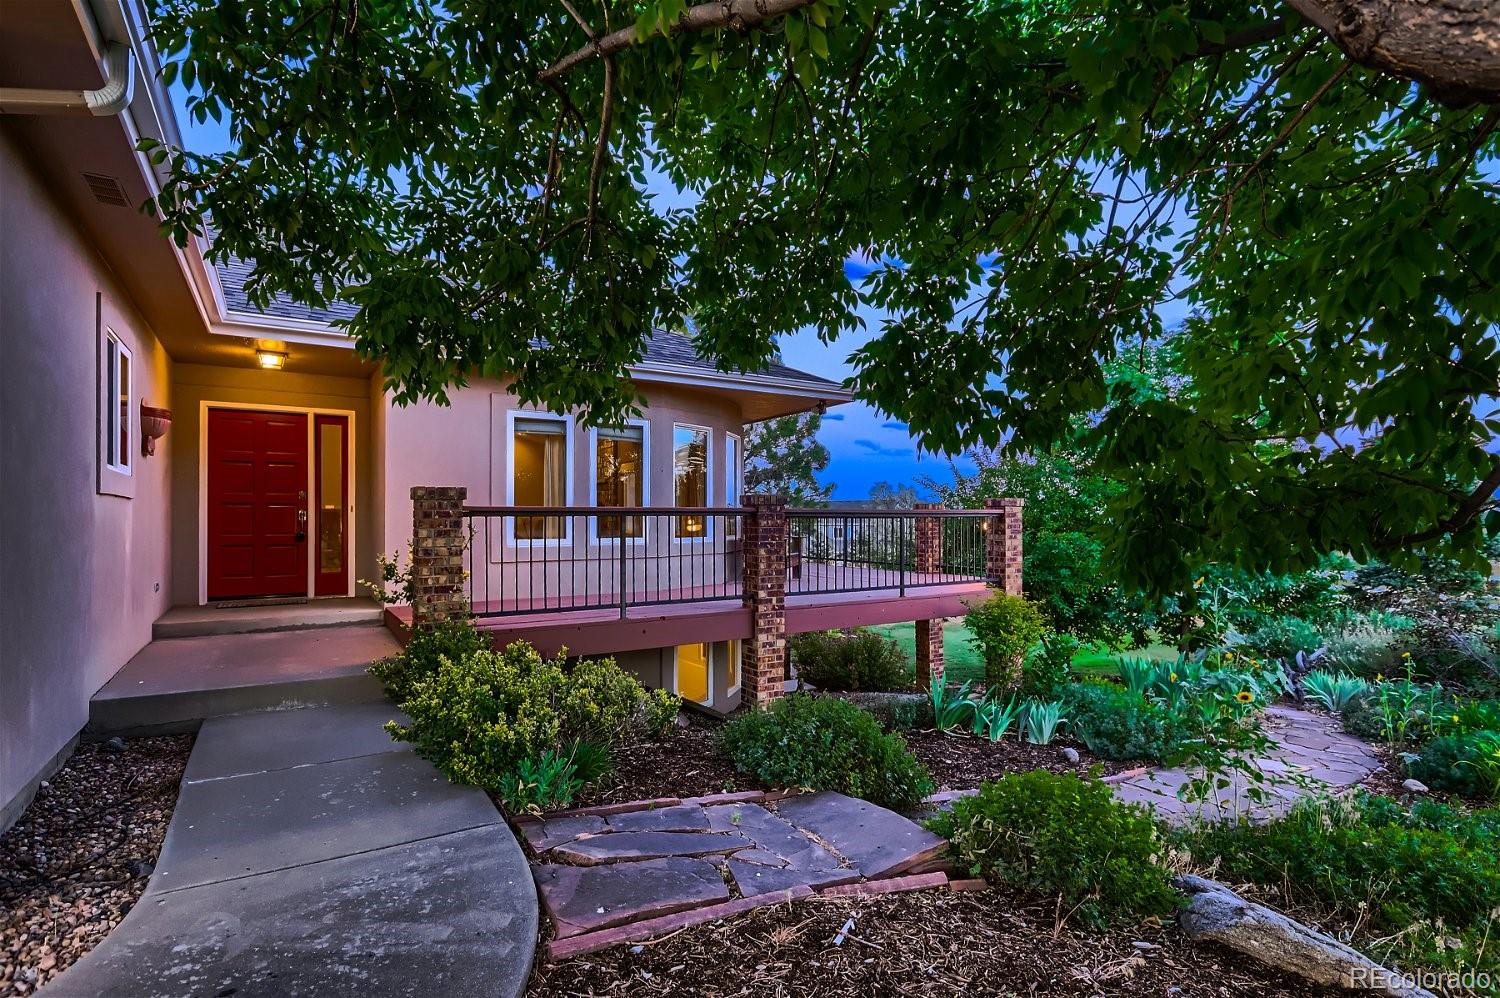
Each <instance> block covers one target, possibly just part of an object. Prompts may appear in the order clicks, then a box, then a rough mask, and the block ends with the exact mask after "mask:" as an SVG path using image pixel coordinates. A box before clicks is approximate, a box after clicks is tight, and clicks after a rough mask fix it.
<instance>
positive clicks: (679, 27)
mask: <svg viewBox="0 0 1500 998" xmlns="http://www.w3.org/2000/svg"><path fill="white" fill-rule="evenodd" d="M812 3H813V0H714V2H712V3H700V4H697V5H695V6H693V7H689V8H688V9H687V10H685V11H683V12H682V16H681V17H679V18H678V19H677V23H676V24H674V25H672V29H671V31H672V34H674V35H680V34H686V33H688V32H695V31H715V30H718V29H721V28H733V29H734V30H735V31H748V30H750V29H751V28H754V27H757V26H759V25H761V24H764V23H765V22H767V21H774V20H776V19H777V18H778V17H783V16H785V15H787V14H790V13H792V12H793V11H795V10H800V9H802V8H803V7H807V6H811V4H812ZM644 40H645V39H643V38H641V37H640V36H639V35H637V34H636V31H635V25H631V26H629V27H626V28H621V29H620V30H618V31H611V32H610V33H609V34H607V35H605V36H604V37H602V38H600V39H598V40H597V41H591V42H589V44H587V45H585V46H584V47H583V48H580V49H577V50H575V51H573V52H571V53H569V54H568V55H565V56H563V57H562V58H561V59H559V60H557V61H556V62H554V63H553V64H552V65H550V66H548V67H547V68H546V69H544V70H542V71H541V72H540V73H538V74H537V79H538V80H541V81H542V82H544V83H545V82H547V81H548V80H555V79H557V78H558V77H560V76H563V75H565V74H567V73H569V72H572V71H573V70H574V69H576V68H577V67H579V66H581V65H583V64H584V63H586V62H588V61H589V60H591V59H597V58H600V57H603V56H611V55H614V54H615V53H616V52H623V51H624V50H625V49H628V48H630V47H631V46H633V45H635V44H637V43H639V42H641V41H644Z"/></svg>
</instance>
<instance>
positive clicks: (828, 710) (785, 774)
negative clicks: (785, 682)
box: [719, 693, 933, 811]
mask: <svg viewBox="0 0 1500 998" xmlns="http://www.w3.org/2000/svg"><path fill="white" fill-rule="evenodd" d="M719 744H720V746H721V748H722V749H723V751H724V752H725V754H726V755H728V756H729V758H730V759H731V760H733V762H734V765H735V768H736V769H738V770H739V771H740V772H742V773H745V774H746V775H748V776H751V777H752V778H754V779H755V780H758V781H759V782H760V783H761V784H762V785H764V786H769V787H786V788H792V787H805V788H807V789H810V790H836V791H838V792H839V793H843V794H848V795H849V796H851V797H859V798H862V799H864V800H867V801H869V802H870V803H872V804H878V805H880V806H882V807H888V808H890V809H891V810H894V811H910V810H912V809H914V808H915V807H916V806H917V805H918V804H919V803H921V801H922V798H924V797H926V796H927V795H928V794H930V793H932V790H933V784H932V777H931V776H930V775H929V774H928V773H927V771H926V770H925V769H924V768H923V767H922V765H921V763H919V762H918V761H917V760H916V758H915V757H914V756H913V755H912V754H911V752H910V751H909V750H908V749H907V747H906V743H905V742H903V741H902V740H901V736H900V735H897V734H888V733H886V732H884V731H881V729H880V725H879V724H878V723H877V722H876V720H875V718H874V717H873V716H872V715H870V714H869V713H868V712H866V711H863V710H861V709H860V708H858V707H856V706H854V705H853V704H851V703H849V702H847V701H845V700H841V699H839V698H837V697H827V696H810V695H807V694H801V693H794V694H791V695H789V696H785V697H782V698H780V699H778V700H777V701H776V702H775V703H774V704H772V705H771V706H770V707H769V708H767V709H765V710H757V711H753V712H751V713H748V714H743V715H741V716H739V717H736V718H734V719H733V720H731V721H730V722H729V723H728V724H726V725H725V726H724V729H723V732H722V734H721V735H720V739H719Z"/></svg>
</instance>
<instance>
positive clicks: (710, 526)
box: [672, 422, 714, 544]
mask: <svg viewBox="0 0 1500 998" xmlns="http://www.w3.org/2000/svg"><path fill="white" fill-rule="evenodd" d="M679 429H682V430H698V431H700V432H702V434H703V447H704V454H703V506H702V507H701V508H703V509H712V508H713V505H714V431H713V427H711V426H702V425H700V424H698V423H677V422H674V423H673V424H672V507H673V508H674V509H679V508H680V509H695V508H698V507H693V506H682V507H679V506H678V505H677V431H678V430H679ZM686 515H691V514H677V515H675V516H673V517H672V540H673V541H674V542H676V543H678V544H703V543H706V542H711V541H712V540H713V539H714V518H713V517H712V516H710V515H709V514H707V513H705V514H703V535H702V536H701V537H685V536H683V535H681V534H679V533H678V532H677V520H678V517H679V516H686Z"/></svg>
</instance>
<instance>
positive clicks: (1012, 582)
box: [984, 499, 1026, 596]
mask: <svg viewBox="0 0 1500 998" xmlns="http://www.w3.org/2000/svg"><path fill="white" fill-rule="evenodd" d="M1025 505H1026V500H1025V499H990V500H988V501H987V502H985V504H984V508H985V509H993V510H995V511H996V515H995V516H992V517H990V519H989V530H988V533H987V534H986V536H985V575H986V577H987V579H986V581H988V582H989V584H990V585H991V586H994V587H995V588H996V589H998V590H1000V591H1001V592H1004V593H1010V594H1011V595H1012V596H1020V595H1021V509H1022V507H1024V506H1025Z"/></svg>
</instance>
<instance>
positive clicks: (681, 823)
mask: <svg viewBox="0 0 1500 998" xmlns="http://www.w3.org/2000/svg"><path fill="white" fill-rule="evenodd" d="M605 824H607V825H609V830H610V831H612V832H706V831H708V818H706V817H704V814H703V808H701V807H694V806H692V805H681V804H679V805H678V806H677V807H661V808H657V809H656V810H654V811H627V812H625V813H623V814H612V815H610V816H609V817H608V818H606V819H605Z"/></svg>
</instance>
